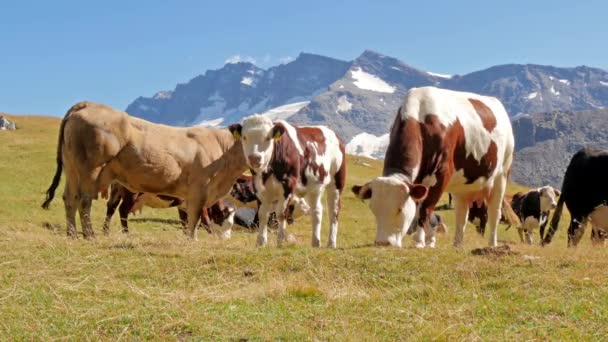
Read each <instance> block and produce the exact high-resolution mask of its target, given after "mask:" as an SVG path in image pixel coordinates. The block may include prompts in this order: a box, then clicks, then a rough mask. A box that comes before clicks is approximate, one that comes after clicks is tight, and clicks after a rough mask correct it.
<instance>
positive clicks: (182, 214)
mask: <svg viewBox="0 0 608 342" xmlns="http://www.w3.org/2000/svg"><path fill="white" fill-rule="evenodd" d="M177 214H178V215H179V222H180V223H181V225H182V230H183V231H186V225H187V224H188V213H187V212H186V210H185V209H183V208H177Z"/></svg>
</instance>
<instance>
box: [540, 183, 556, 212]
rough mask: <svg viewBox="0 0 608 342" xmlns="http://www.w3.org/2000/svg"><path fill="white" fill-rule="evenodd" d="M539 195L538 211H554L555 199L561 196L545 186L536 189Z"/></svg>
mask: <svg viewBox="0 0 608 342" xmlns="http://www.w3.org/2000/svg"><path fill="white" fill-rule="evenodd" d="M536 191H538V193H539V194H540V210H541V211H549V210H551V209H555V207H556V206H557V198H558V197H559V196H560V195H561V192H560V191H559V190H557V189H553V187H551V186H549V185H546V186H543V187H542V188H538V189H536Z"/></svg>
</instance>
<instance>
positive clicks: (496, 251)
mask: <svg viewBox="0 0 608 342" xmlns="http://www.w3.org/2000/svg"><path fill="white" fill-rule="evenodd" d="M471 253H473V255H491V256H503V255H518V254H519V252H516V251H514V250H512V249H511V246H509V245H502V246H498V247H483V248H475V249H474V250H472V251H471Z"/></svg>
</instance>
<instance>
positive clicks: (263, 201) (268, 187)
mask: <svg viewBox="0 0 608 342" xmlns="http://www.w3.org/2000/svg"><path fill="white" fill-rule="evenodd" d="M229 128H230V130H231V131H232V132H233V134H234V136H235V138H236V139H238V140H241V142H242V146H243V152H244V154H245V157H246V160H247V165H248V166H249V168H250V169H251V173H252V174H253V180H254V186H255V191H256V196H257V198H258V199H259V200H260V210H259V217H260V219H259V221H260V230H259V235H258V239H257V245H258V246H265V245H266V244H267V241H268V232H267V230H268V215H269V213H270V212H272V211H274V212H276V213H277V219H278V221H279V228H278V232H277V242H278V244H279V245H280V244H282V243H283V242H284V241H285V240H286V238H287V236H286V231H285V229H286V221H285V219H286V218H285V211H286V209H287V206H288V204H289V201H290V200H293V201H295V202H296V203H297V204H299V205H300V206H301V208H303V209H305V210H304V211H306V209H308V205H310V206H311V207H312V209H311V210H310V213H311V216H312V226H313V229H312V230H313V234H312V245H313V246H314V247H319V246H320V244H321V218H322V214H323V205H322V203H321V196H322V194H323V192H324V191H325V189H327V205H328V207H329V208H328V210H329V221H330V231H329V240H328V242H327V246H328V247H332V248H333V247H336V239H337V234H338V215H339V211H340V194H341V192H342V190H343V188H344V180H345V176H346V160H345V155H344V144H343V143H342V141H341V140H340V139H339V138H338V137H337V136H336V134H335V133H334V132H333V131H331V130H330V129H328V128H326V127H323V126H316V127H295V126H292V125H290V124H288V123H287V122H285V121H277V122H274V123H273V122H272V121H271V120H270V119H269V118H267V117H265V116H261V115H252V116H249V117H247V118H245V119H244V120H243V123H242V124H234V125H231V126H230V127H229ZM302 197H305V199H304V198H302Z"/></svg>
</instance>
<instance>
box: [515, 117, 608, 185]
mask: <svg viewBox="0 0 608 342" xmlns="http://www.w3.org/2000/svg"><path fill="white" fill-rule="evenodd" d="M512 124H513V131H514V135H515V151H516V152H515V161H514V164H513V171H512V173H511V178H512V179H513V181H515V182H517V183H520V184H525V185H529V186H543V185H547V184H550V185H552V186H554V187H557V188H561V182H562V178H563V176H564V172H565V171H566V167H567V166H568V163H569V162H570V158H572V155H574V153H576V151H578V150H579V149H581V148H583V147H586V146H589V147H595V148H600V149H608V109H600V110H590V111H580V112H571V111H553V112H547V113H537V114H532V115H521V116H519V117H517V118H515V119H514V120H513V122H512Z"/></svg>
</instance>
